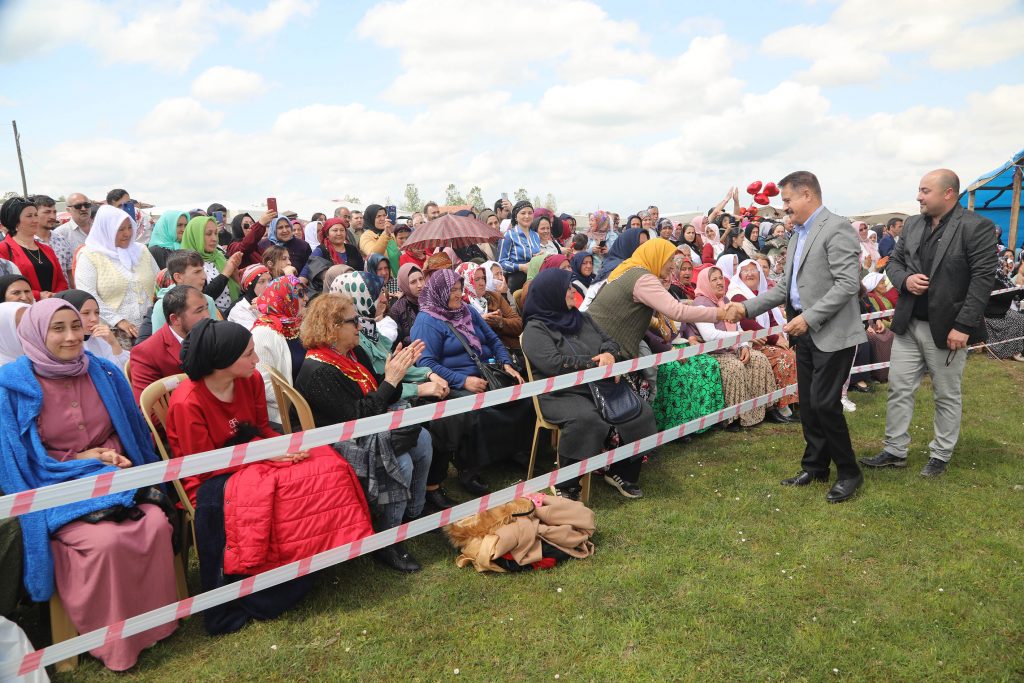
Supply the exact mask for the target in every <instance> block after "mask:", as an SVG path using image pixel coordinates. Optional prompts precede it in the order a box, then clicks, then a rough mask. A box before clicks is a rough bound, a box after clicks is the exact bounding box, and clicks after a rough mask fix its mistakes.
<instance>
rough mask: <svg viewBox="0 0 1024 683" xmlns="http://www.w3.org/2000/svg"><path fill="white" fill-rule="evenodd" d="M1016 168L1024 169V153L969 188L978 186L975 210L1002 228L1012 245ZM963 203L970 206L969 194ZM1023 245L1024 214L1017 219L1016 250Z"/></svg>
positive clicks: (1004, 238) (964, 196) (975, 194)
mask: <svg viewBox="0 0 1024 683" xmlns="http://www.w3.org/2000/svg"><path fill="white" fill-rule="evenodd" d="M1014 166H1024V149H1022V150H1021V151H1019V152H1017V153H1016V154H1014V155H1013V159H1011V160H1010V161H1008V162H1006V163H1005V164H1003V165H1002V166H1000V167H999V168H997V169H996V170H994V171H992V172H991V173H986V174H984V175H982V176H981V177H980V178H978V179H977V180H975V181H974V182H973V183H971V184H970V185H968V187H975V186H977V189H975V191H974V210H975V211H977V212H978V213H980V214H981V215H982V216H985V217H986V218H988V219H989V220H991V221H992V222H993V223H995V224H996V225H998V226H999V227H1000V228H1002V231H1003V244H1008V242H1007V240H1008V239H1009V234H1010V201H1011V198H1012V196H1013V169H1014ZM960 203H961V204H962V205H963V206H967V192H966V191H964V193H963V194H961V195H960ZM1022 209H1024V206H1022ZM1022 245H1024V210H1022V211H1021V213H1020V215H1019V216H1018V218H1017V244H1015V245H1014V247H1015V248H1020V247H1021V246H1022Z"/></svg>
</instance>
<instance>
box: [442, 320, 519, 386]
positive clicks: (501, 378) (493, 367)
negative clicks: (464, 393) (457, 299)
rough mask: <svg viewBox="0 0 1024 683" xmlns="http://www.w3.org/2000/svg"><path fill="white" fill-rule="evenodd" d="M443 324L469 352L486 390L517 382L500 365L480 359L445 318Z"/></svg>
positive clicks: (517, 381) (512, 384) (517, 382)
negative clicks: (484, 381)
mask: <svg viewBox="0 0 1024 683" xmlns="http://www.w3.org/2000/svg"><path fill="white" fill-rule="evenodd" d="M445 324H446V325H448V329H449V330H451V331H452V334H454V335H455V338H456V339H458V340H459V343H460V344H462V348H464V349H465V350H466V353H467V354H469V359H470V360H472V361H473V363H474V364H475V365H476V369H477V370H478V371H479V372H480V377H482V378H483V379H484V380H486V382H487V390H488V391H493V390H495V389H504V388H505V387H511V386H515V385H516V384H519V380H517V379H516V378H515V377H513V376H512V375H511V374H509V373H508V371H506V370H505V369H504V368H502V367H501V366H499V365H497V364H494V363H484V362H483V361H482V360H480V356H478V355H477V353H476V351H474V350H473V347H472V346H470V345H469V342H467V341H466V340H465V338H463V336H462V335H461V334H459V333H458V331H457V330H456V329H455V326H454V325H452V324H451V323H450V322H448V321H447V320H446V321H445Z"/></svg>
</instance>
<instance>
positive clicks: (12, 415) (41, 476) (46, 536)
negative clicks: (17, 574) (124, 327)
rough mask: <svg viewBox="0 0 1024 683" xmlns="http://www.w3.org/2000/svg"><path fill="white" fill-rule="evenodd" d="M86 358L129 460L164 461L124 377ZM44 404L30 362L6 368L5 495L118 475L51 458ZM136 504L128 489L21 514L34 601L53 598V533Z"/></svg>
mask: <svg viewBox="0 0 1024 683" xmlns="http://www.w3.org/2000/svg"><path fill="white" fill-rule="evenodd" d="M86 353H87V354H88V355H89V378H90V379H91V380H92V382H93V384H94V385H95V386H96V391H97V393H99V395H100V399H101V400H102V401H103V405H104V406H105V407H106V409H107V412H108V413H109V414H110V421H111V422H112V423H113V425H114V430H115V431H116V432H117V436H118V438H119V439H120V440H121V445H122V446H123V448H124V453H123V455H125V456H126V457H127V458H128V459H129V460H131V461H132V464H134V465H142V464H145V463H149V462H156V461H157V460H158V459H159V456H157V455H156V452H155V451H154V450H153V439H152V437H151V436H150V432H149V428H148V427H147V426H146V423H145V420H144V418H143V417H142V412H141V411H140V410H139V407H138V406H137V405H136V404H135V399H134V397H133V396H132V390H131V387H130V386H129V385H128V381H127V380H126V379H125V377H124V373H122V372H121V370H120V369H118V367H117V366H116V365H114V364H113V363H111V362H110V361H108V360H105V359H103V358H99V357H97V356H94V355H92V354H91V353H89V352H88V351H86ZM42 404H43V390H42V387H41V386H40V385H39V381H38V380H37V379H36V376H35V373H34V372H33V371H32V362H31V361H30V360H29V359H28V358H27V357H26V356H22V357H21V358H19V359H18V360H16V361H14V362H13V363H8V364H7V365H5V366H4V367H3V368H0V425H2V426H0V489H2V490H3V493H5V494H12V493H18V492H20V491H28V490H30V489H35V488H39V487H41V486H48V485H50V484H59V483H61V482H66V481H73V480H75V479H81V478H83V477H88V476H92V475H96V474H100V473H102V472H111V471H116V470H117V468H116V467H113V466H112V465H104V464H101V463H100V461H99V460H93V459H87V460H68V461H66V462H59V461H57V460H55V459H54V458H52V457H50V455H49V454H48V453H47V452H46V449H45V448H44V447H43V443H42V441H41V440H40V439H39V432H38V431H37V429H36V419H37V418H38V417H39V411H40V409H41V407H42ZM134 498H135V491H134V490H129V491H122V492H120V493H111V494H109V495H106V496H101V497H99V498H91V499H89V500H83V501H79V502H77V503H68V504H67V505H61V506H60V507H55V508H50V509H48V510H39V511H37V512H29V513H27V514H24V515H21V516H20V517H19V518H18V521H19V522H20V523H21V535H22V542H23V544H24V549H25V563H24V581H25V588H26V590H28V593H29V596H30V597H31V598H32V600H34V601H36V602H42V601H45V600H48V599H49V598H50V595H51V594H52V593H53V581H54V579H53V557H52V556H51V554H50V534H51V533H53V532H55V531H57V530H58V529H60V528H61V527H62V526H64V525H65V524H67V523H68V522H73V521H75V520H76V519H78V518H79V517H81V516H83V515H86V514H89V513H90V512H95V511H96V510H103V509H104V508H108V507H112V506H114V505H124V506H125V507H129V506H131V505H132V504H133V499H134Z"/></svg>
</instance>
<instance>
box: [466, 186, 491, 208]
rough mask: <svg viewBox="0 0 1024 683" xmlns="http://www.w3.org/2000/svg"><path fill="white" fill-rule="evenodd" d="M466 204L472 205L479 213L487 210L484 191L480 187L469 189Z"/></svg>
mask: <svg viewBox="0 0 1024 683" xmlns="http://www.w3.org/2000/svg"><path fill="white" fill-rule="evenodd" d="M466 203H467V204H472V205H473V209H474V210H475V211H476V212H477V213H480V212H481V211H483V210H484V209H486V208H487V204H486V202H484V191H483V190H481V189H480V186H479V185H474V186H473V187H471V188H469V193H468V194H467V195H466Z"/></svg>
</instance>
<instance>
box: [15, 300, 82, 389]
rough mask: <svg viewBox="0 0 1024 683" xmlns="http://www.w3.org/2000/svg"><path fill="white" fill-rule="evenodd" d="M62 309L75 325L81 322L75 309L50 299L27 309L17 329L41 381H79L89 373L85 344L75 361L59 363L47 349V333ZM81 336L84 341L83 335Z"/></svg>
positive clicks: (65, 303) (65, 302)
mask: <svg viewBox="0 0 1024 683" xmlns="http://www.w3.org/2000/svg"><path fill="white" fill-rule="evenodd" d="M64 308H66V309H68V310H69V311H74V313H75V317H76V318H78V322H79V323H81V322H82V316H81V314H80V313H79V312H78V309H77V308H75V307H74V306H72V305H71V304H70V303H69V302H67V301H64V300H63V299H56V298H50V299H43V300H42V301H39V302H37V303H34V304H32V305H31V306H29V307H28V310H27V311H25V315H24V316H23V317H22V318H21V324H20V325H18V337H20V338H21V347H22V348H23V349H25V355H26V356H28V359H29V360H30V361H32V370H33V371H35V373H36V374H37V375H39V376H41V377H47V378H49V379H56V378H62V377H80V376H81V375H84V374H86V373H87V372H89V358H88V356H86V355H85V346H84V344H83V346H82V348H81V350H80V351H79V352H78V357H77V358H75V359H74V360H61V359H60V358H57V357H56V356H54V355H53V354H52V353H50V350H49V349H48V348H46V333H47V331H49V329H50V321H51V320H53V316H54V315H56V314H57V311H59V310H61V309H64ZM82 334H83V339H84V334H85V333H84V331H83V333H82Z"/></svg>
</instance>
